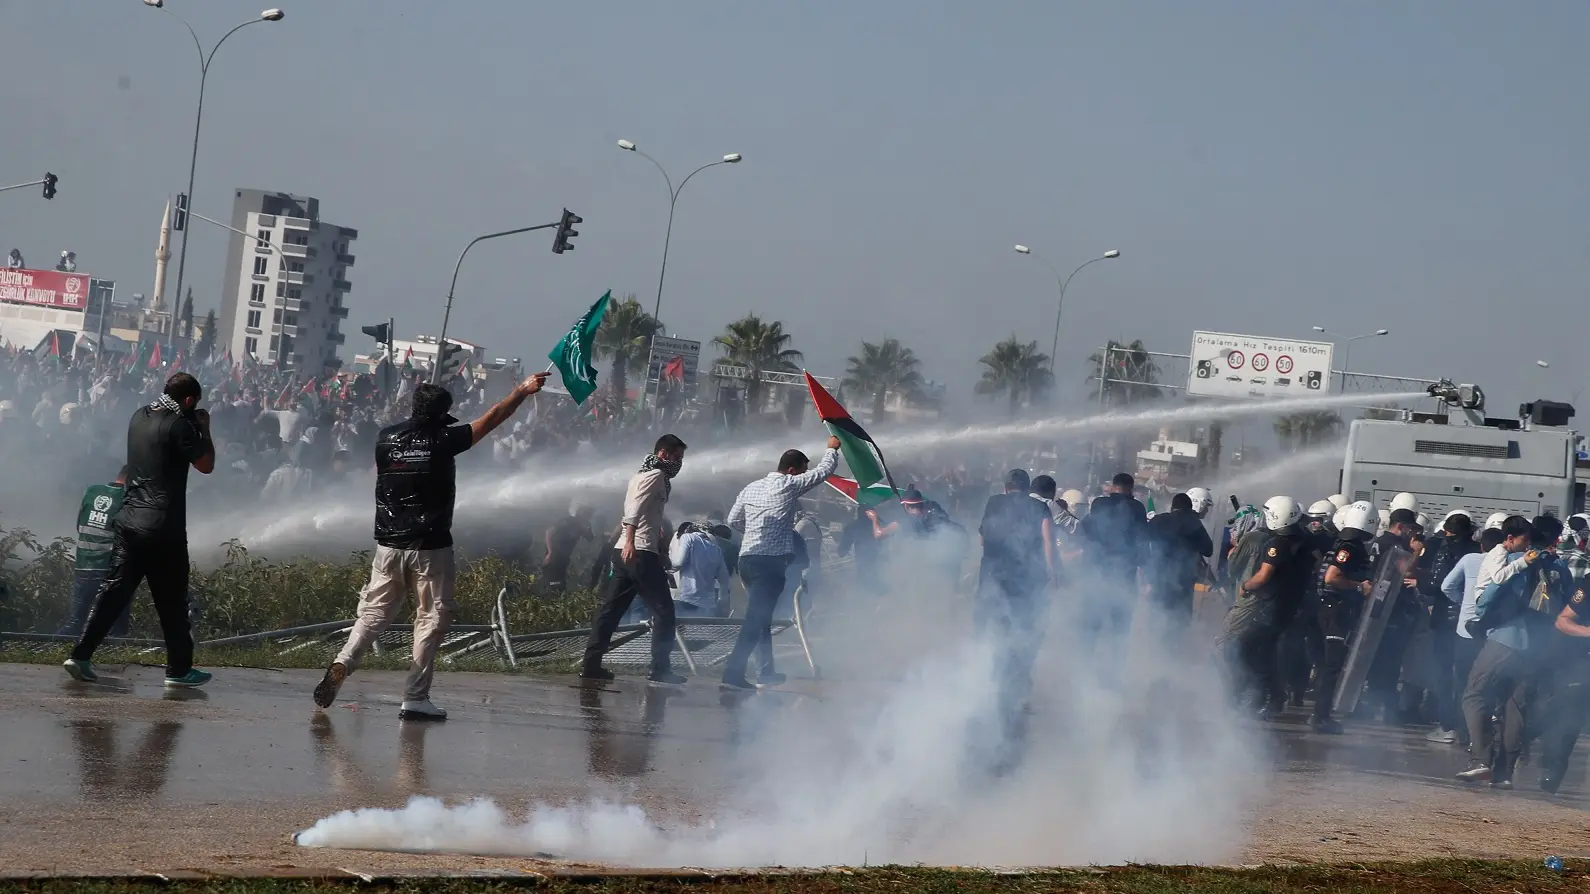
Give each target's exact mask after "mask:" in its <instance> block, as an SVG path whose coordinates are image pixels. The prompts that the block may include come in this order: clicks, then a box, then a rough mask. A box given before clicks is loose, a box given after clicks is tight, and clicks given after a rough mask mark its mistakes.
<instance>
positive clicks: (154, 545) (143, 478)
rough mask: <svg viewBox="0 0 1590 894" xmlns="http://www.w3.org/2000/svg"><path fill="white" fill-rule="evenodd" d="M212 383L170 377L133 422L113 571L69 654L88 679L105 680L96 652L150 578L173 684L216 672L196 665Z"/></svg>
mask: <svg viewBox="0 0 1590 894" xmlns="http://www.w3.org/2000/svg"><path fill="white" fill-rule="evenodd" d="M203 396H204V389H203V388H201V387H200V386H199V380H198V379H195V378H194V377H193V376H191V375H188V374H187V373H181V372H179V373H174V374H173V375H172V376H171V378H169V379H167V380H166V387H165V391H164V392H163V393H162V394H161V395H160V398H159V400H156V401H155V402H154V403H152V404H150V405H149V406H147V407H139V408H138V410H137V411H136V412H135V413H133V417H132V420H131V421H130V422H129V423H128V425H127V493H126V497H125V498H124V499H123V500H122V504H121V509H120V510H118V511H117V513H116V517H115V519H114V520H112V522H111V528H112V530H113V532H114V534H113V536H114V541H113V543H112V546H111V556H110V574H109V576H108V577H106V578H105V583H104V584H103V585H102V586H101V587H100V590H99V595H98V596H97V597H96V598H95V600H94V610H93V612H92V613H91V614H90V615H89V616H88V626H87V627H85V628H84V629H83V636H82V638H81V639H79V640H78V641H77V646H76V647H75V648H73V649H72V657H71V658H69V659H67V661H66V665H65V666H66V672H67V673H69V674H71V675H72V678H73V679H75V680H79V681H82V682H85V683H92V682H94V681H95V680H97V679H98V677H97V676H96V675H95V673H94V668H93V665H92V663H91V659H92V658H93V657H94V650H95V649H97V648H99V644H100V643H101V642H103V641H104V639H105V637H106V636H107V635H108V634H109V633H110V629H111V627H112V626H113V625H114V624H115V623H116V622H117V620H118V619H119V618H121V616H122V615H123V614H125V613H126V611H127V606H128V605H129V604H130V603H131V602H132V598H133V593H135V592H136V591H137V589H138V584H139V583H141V582H142V581H143V580H144V579H145V578H147V579H148V580H149V595H150V596H151V597H152V598H153V599H154V603H155V612H156V614H158V615H159V617H160V632H161V634H162V635H163V636H164V637H165V640H166V688H168V689H181V688H188V689H191V688H194V687H198V686H203V685H204V684H205V683H208V682H209V681H210V675H209V674H208V673H206V672H205V671H202V670H198V669H196V668H194V666H193V629H192V622H191V620H190V619H189V618H188V496H187V494H188V469H190V468H192V469H198V470H199V474H201V475H208V474H210V473H211V472H213V471H214V470H215V443H214V442H213V441H211V440H210V414H209V413H208V412H206V411H205V410H200V409H198V404H199V400H200V398H202V397H203Z"/></svg>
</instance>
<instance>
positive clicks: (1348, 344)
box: [1313, 326, 1391, 394]
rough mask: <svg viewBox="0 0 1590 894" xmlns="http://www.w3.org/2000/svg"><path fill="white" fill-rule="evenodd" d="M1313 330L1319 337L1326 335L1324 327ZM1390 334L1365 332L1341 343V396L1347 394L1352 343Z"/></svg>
mask: <svg viewBox="0 0 1590 894" xmlns="http://www.w3.org/2000/svg"><path fill="white" fill-rule="evenodd" d="M1313 329H1314V331H1315V332H1318V333H1320V334H1321V335H1326V334H1328V333H1327V332H1326V331H1325V327H1324V326H1315V327H1313ZM1390 334H1391V330H1390V329H1376V330H1375V331H1374V332H1366V333H1364V334H1363V335H1355V336H1353V337H1352V338H1349V339H1346V340H1344V341H1343V342H1342V387H1341V389H1340V390H1341V393H1342V394H1346V393H1347V374H1348V370H1349V368H1350V364H1351V363H1352V356H1353V342H1355V341H1363V340H1364V339H1366V338H1379V337H1380V336H1382V335H1390Z"/></svg>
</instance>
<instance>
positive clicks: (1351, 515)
mask: <svg viewBox="0 0 1590 894" xmlns="http://www.w3.org/2000/svg"><path fill="white" fill-rule="evenodd" d="M1375 520H1376V519H1375V507H1374V506H1372V505H1370V503H1369V501H1367V500H1359V501H1357V502H1356V503H1350V504H1348V506H1347V508H1345V509H1343V510H1342V511H1341V513H1340V514H1338V515H1337V516H1336V527H1337V528H1339V529H1341V530H1343V531H1347V530H1353V531H1362V532H1364V533H1365V534H1372V533H1374V530H1375Z"/></svg>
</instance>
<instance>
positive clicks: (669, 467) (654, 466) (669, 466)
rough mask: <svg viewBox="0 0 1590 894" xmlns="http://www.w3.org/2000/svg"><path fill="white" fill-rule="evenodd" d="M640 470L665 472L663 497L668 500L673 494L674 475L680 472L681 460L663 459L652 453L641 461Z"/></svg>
mask: <svg viewBox="0 0 1590 894" xmlns="http://www.w3.org/2000/svg"><path fill="white" fill-rule="evenodd" d="M640 470H641V471H642V472H656V471H661V472H662V473H663V499H665V500H666V499H668V497H669V496H671V495H672V494H673V489H674V483H673V477H674V476H675V475H678V474H679V460H677V459H663V458H662V457H660V456H658V455H657V454H655V453H650V454H647V456H646V459H645V460H643V461H642V462H641V464H640Z"/></svg>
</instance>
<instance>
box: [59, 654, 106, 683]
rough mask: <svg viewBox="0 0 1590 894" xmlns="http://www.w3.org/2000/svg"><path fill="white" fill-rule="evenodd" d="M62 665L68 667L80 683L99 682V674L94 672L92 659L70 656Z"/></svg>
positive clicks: (68, 670) (73, 677) (69, 671)
mask: <svg viewBox="0 0 1590 894" xmlns="http://www.w3.org/2000/svg"><path fill="white" fill-rule="evenodd" d="M61 667H64V668H66V672H67V673H69V674H71V675H72V679H74V680H76V681H77V682H79V683H98V682H99V675H98V674H95V673H94V664H93V662H91V661H78V660H77V659H76V658H68V659H66V661H65V662H64V663H62V664H61Z"/></svg>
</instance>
